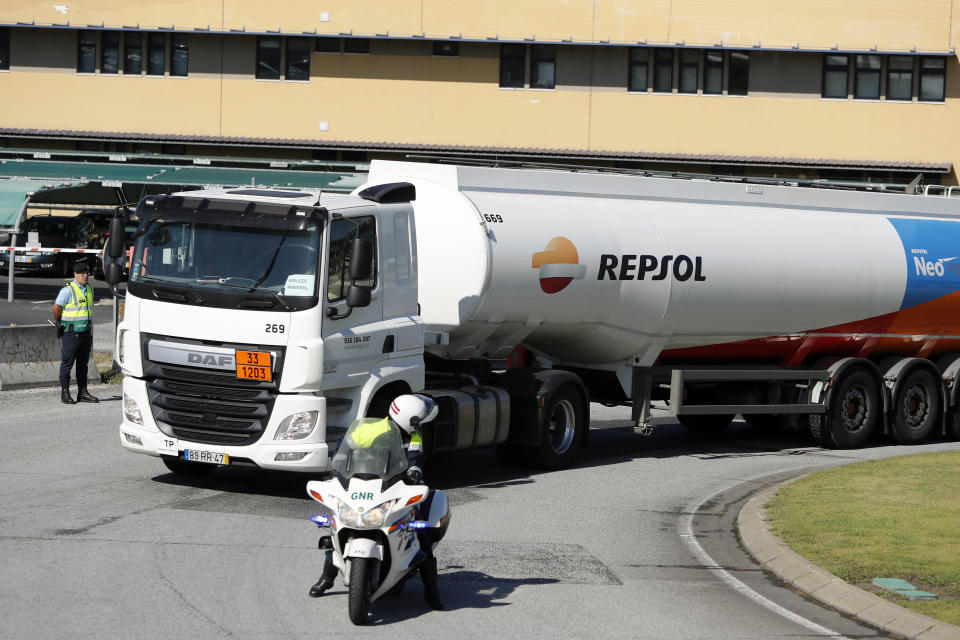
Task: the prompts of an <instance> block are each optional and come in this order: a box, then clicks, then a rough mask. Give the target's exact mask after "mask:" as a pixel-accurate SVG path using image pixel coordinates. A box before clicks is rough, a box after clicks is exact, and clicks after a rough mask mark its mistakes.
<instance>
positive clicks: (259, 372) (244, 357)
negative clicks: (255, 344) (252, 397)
mask: <svg viewBox="0 0 960 640" xmlns="http://www.w3.org/2000/svg"><path fill="white" fill-rule="evenodd" d="M237 377H238V378H243V379H244V380H261V381H263V382H270V381H271V379H272V378H271V377H270V354H269V353H268V352H266V351H237Z"/></svg>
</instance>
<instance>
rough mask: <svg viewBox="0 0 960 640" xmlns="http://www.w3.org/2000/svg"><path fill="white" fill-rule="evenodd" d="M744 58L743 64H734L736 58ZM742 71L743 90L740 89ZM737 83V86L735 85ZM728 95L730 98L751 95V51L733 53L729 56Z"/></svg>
mask: <svg viewBox="0 0 960 640" xmlns="http://www.w3.org/2000/svg"><path fill="white" fill-rule="evenodd" d="M739 56H743V62H742V63H736V64H734V58H737V57H739ZM735 71H736V72H735ZM741 71H742V73H743V77H742V81H743V85H742V87H743V89H742V90H741V89H740V87H741V85H740V80H741V78H740V72H741ZM735 83H736V84H735ZM727 95H728V96H748V95H750V52H749V51H731V52H729V55H728V56H727Z"/></svg>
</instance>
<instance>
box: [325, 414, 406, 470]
mask: <svg viewBox="0 0 960 640" xmlns="http://www.w3.org/2000/svg"><path fill="white" fill-rule="evenodd" d="M331 466H332V469H333V471H334V473H336V474H337V475H339V476H340V477H342V478H345V479H350V478H353V477H361V478H363V479H367V480H370V479H373V478H382V479H387V478H392V477H394V476H397V475H399V474H401V473H403V472H404V471H406V469H407V454H406V452H405V451H404V450H403V440H402V439H401V438H400V430H399V429H397V428H396V427H395V426H393V425H392V424H390V423H389V422H388V421H387V420H386V419H384V418H361V419H360V420H356V421H354V423H353V424H351V425H350V427H349V428H348V429H347V433H346V435H344V436H343V440H342V441H341V442H340V447H339V448H338V449H337V453H336V454H335V455H334V456H333V462H332V465H331Z"/></svg>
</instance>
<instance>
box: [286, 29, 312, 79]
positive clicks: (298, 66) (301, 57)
mask: <svg viewBox="0 0 960 640" xmlns="http://www.w3.org/2000/svg"><path fill="white" fill-rule="evenodd" d="M285 77H286V79H287V80H310V39H309V38H287V66H286V74H285Z"/></svg>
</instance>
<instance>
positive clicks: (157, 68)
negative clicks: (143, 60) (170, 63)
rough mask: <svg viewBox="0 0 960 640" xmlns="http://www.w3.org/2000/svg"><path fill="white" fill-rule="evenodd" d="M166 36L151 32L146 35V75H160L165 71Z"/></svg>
mask: <svg viewBox="0 0 960 640" xmlns="http://www.w3.org/2000/svg"><path fill="white" fill-rule="evenodd" d="M166 54H167V42H166V36H164V35H163V34H162V33H151V34H149V35H148V36H147V75H148V76H162V75H163V74H164V73H165V72H166V60H167V55H166Z"/></svg>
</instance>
